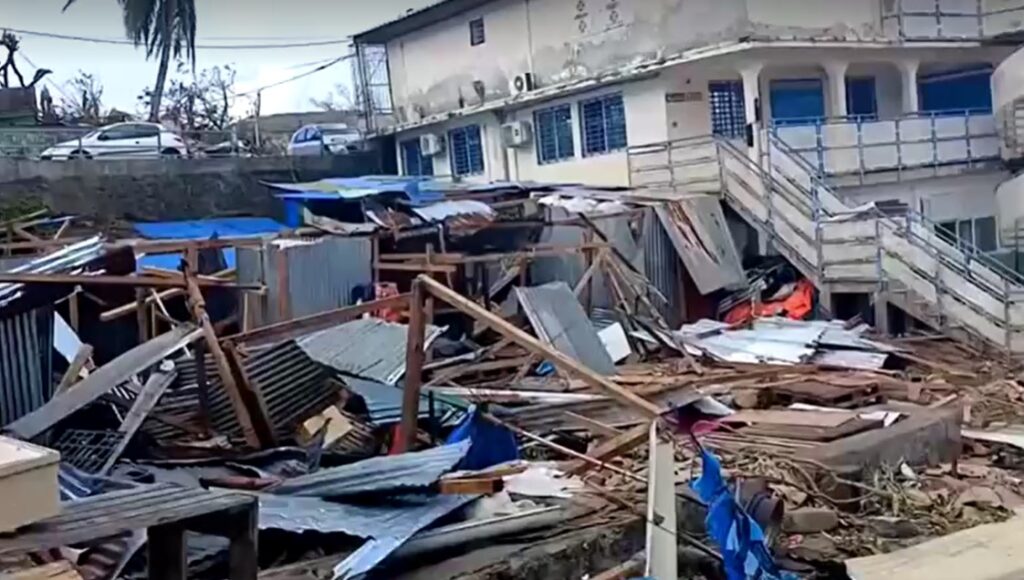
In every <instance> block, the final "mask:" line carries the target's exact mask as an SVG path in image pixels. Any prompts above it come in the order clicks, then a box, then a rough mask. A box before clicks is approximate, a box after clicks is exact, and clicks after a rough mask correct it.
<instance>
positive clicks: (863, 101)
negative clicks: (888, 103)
mask: <svg viewBox="0 0 1024 580" xmlns="http://www.w3.org/2000/svg"><path fill="white" fill-rule="evenodd" d="M846 113H847V114H848V115H849V116H850V117H857V118H859V119H877V118H878V101H877V99H876V97H875V77H859V78H848V79H846Z"/></svg>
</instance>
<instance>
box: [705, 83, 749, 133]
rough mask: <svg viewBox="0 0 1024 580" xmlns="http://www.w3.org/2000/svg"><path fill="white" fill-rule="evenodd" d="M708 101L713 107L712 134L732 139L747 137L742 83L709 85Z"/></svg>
mask: <svg viewBox="0 0 1024 580" xmlns="http://www.w3.org/2000/svg"><path fill="white" fill-rule="evenodd" d="M708 101H709V102H710V105H711V132H712V133H714V134H715V135H722V136H723V137H730V138H740V137H743V136H744V135H746V127H747V114H746V105H745V103H744V101H743V83H742V82H741V81H712V82H710V83H708Z"/></svg>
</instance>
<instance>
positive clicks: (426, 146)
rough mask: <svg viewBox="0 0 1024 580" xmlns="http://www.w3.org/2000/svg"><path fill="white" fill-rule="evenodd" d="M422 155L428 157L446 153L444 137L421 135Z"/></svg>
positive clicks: (430, 134) (429, 134)
mask: <svg viewBox="0 0 1024 580" xmlns="http://www.w3.org/2000/svg"><path fill="white" fill-rule="evenodd" d="M420 153H421V154H422V155H426V156H428V157H433V156H435V155H440V154H442V153H444V137H439V136H437V135H434V134H432V133H428V134H426V135H420Z"/></svg>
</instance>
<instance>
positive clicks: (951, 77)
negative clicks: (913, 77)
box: [918, 66, 992, 114]
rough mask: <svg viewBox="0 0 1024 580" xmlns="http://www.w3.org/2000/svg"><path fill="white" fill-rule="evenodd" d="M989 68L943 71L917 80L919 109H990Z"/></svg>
mask: <svg viewBox="0 0 1024 580" xmlns="http://www.w3.org/2000/svg"><path fill="white" fill-rule="evenodd" d="M991 79H992V68H991V67H988V66H985V67H982V68H980V69H979V68H975V69H973V70H972V69H966V70H960V71H952V72H944V73H941V74H935V75H930V76H924V77H922V78H921V79H920V85H919V89H918V90H919V93H920V96H921V110H922V111H927V112H933V113H934V112H949V113H960V114H962V113H963V112H964V111H966V110H978V111H991V110H992V83H991Z"/></svg>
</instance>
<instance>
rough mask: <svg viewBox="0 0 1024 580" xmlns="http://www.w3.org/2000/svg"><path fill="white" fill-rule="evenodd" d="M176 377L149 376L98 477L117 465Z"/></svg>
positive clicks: (159, 372) (172, 372)
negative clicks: (118, 439)
mask: <svg viewBox="0 0 1024 580" xmlns="http://www.w3.org/2000/svg"><path fill="white" fill-rule="evenodd" d="M177 376H178V371H176V370H174V369H173V368H172V369H171V370H168V371H165V370H164V369H159V370H157V371H154V372H153V374H151V375H149V379H147V380H146V384H145V385H143V387H142V391H141V392H140V393H139V396H138V397H136V398H135V402H134V403H132V408H131V410H129V411H128V414H127V415H125V418H124V421H122V422H121V426H120V427H119V428H118V430H117V431H118V432H119V433H121V434H122V436H121V440H120V441H118V443H117V447H116V448H115V449H114V451H113V452H112V453H111V454H110V456H109V457H108V458H107V461H106V462H105V463H104V464H103V467H101V468H100V471H99V473H98V474H99V475H103V474H105V473H107V472H108V471H110V468H111V467H113V466H114V464H115V463H117V460H118V458H119V457H121V454H122V453H124V450H125V449H126V448H127V447H128V444H129V443H131V440H132V437H134V436H135V433H136V432H137V431H138V430H139V428H140V427H142V423H143V422H144V421H145V420H146V417H148V416H149V413H150V412H151V411H152V410H153V408H154V407H156V404H157V402H159V401H160V397H162V396H163V395H164V393H165V392H167V389H168V388H169V387H170V386H171V383H173V382H174V379H175V377H177Z"/></svg>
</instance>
